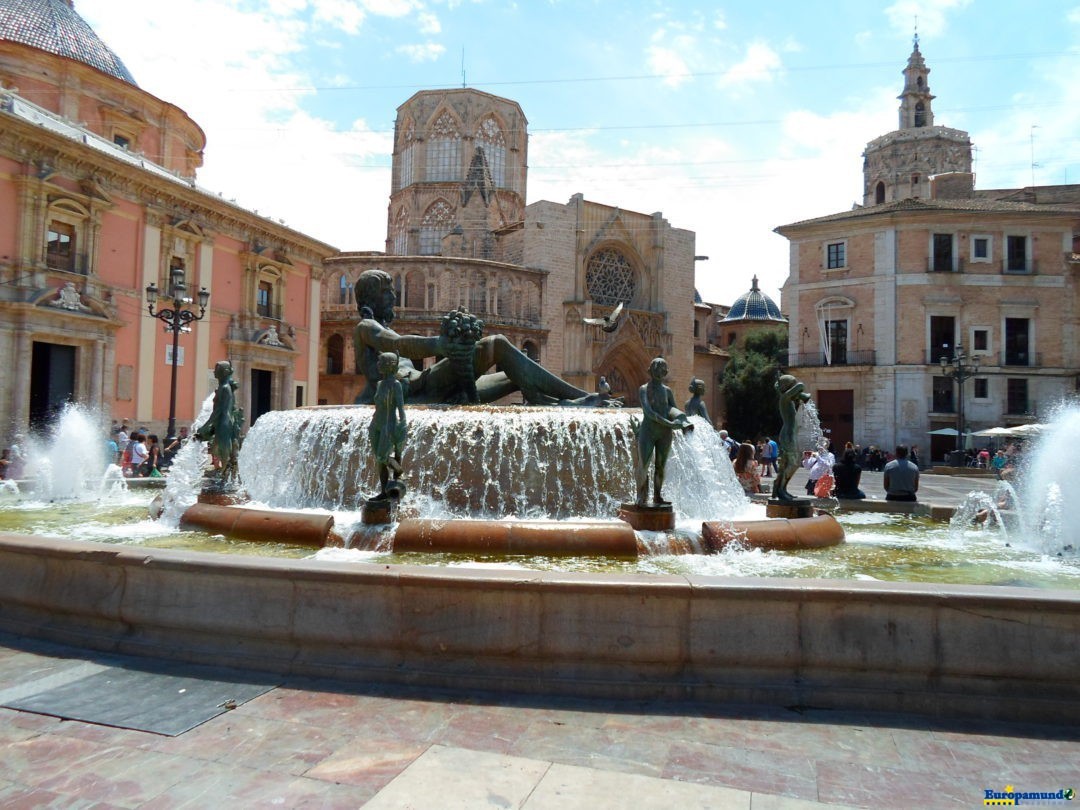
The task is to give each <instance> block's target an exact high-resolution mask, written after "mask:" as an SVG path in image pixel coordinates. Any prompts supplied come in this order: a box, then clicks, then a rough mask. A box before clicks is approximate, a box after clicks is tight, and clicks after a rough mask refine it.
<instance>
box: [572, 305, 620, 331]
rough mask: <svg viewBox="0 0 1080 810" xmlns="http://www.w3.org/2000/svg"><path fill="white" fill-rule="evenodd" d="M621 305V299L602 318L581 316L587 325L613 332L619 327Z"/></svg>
mask: <svg viewBox="0 0 1080 810" xmlns="http://www.w3.org/2000/svg"><path fill="white" fill-rule="evenodd" d="M622 310H623V305H622V301H620V302H619V304H618V306H616V307H615V309H613V310H612V311H611V314H610V315H606V316H604V317H603V318H582V320H583V321H585V323H587V324H589V326H599V327H600V328H601V329H603V330H604V331H605V332H614V331H615V330H616V329H618V328H619V316H620V315H622Z"/></svg>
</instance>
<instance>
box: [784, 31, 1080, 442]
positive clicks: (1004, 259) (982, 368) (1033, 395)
mask: <svg viewBox="0 0 1080 810" xmlns="http://www.w3.org/2000/svg"><path fill="white" fill-rule="evenodd" d="M916 54H918V50H917V48H916V52H915V54H913V57H914V56H915V55H916ZM919 61H921V56H919ZM926 72H928V71H926ZM901 98H902V99H904V98H905V97H904V96H902V97H901ZM905 103H907V102H906V101H905ZM927 104H928V102H927ZM902 114H903V106H902ZM931 120H932V119H931ZM912 129H916V128H915V127H912ZM934 129H940V128H936V127H935V128H934ZM919 134H921V133H915V136H914V137H915V138H916V140H917V138H918V135H919ZM961 134H962V135H963V136H964V139H966V133H961ZM881 140H882V139H878V140H877V141H873V142H871V145H872V146H873V145H874V144H880V143H881ZM905 142H907V143H911V144H914V143H915V142H916V141H915V140H911V141H905ZM940 142H942V143H943V142H944V141H940ZM869 151H870V147H868V152H869ZM920 154H922V153H920ZM932 154H933V153H932V152H931V153H928V154H927V155H926V156H927V157H930V156H932ZM960 163H961V169H962V166H963V161H961V162H960ZM925 168H926V169H928V170H929V172H928V176H929V182H928V183H927V184H926V185H925V186H924V187H922V188H920V189H918V190H919V191H920V193H914V191H913V190H912V189H910V188H909V189H906V190H905V189H903V188H901V187H899V186H891V187H890V192H889V193H890V195H891V194H892V193H893V192H894V191H895V192H896V198H895V199H891V200H890V201H888V202H884V203H880V204H870V205H867V206H864V207H860V208H856V209H855V210H853V211H850V212H844V213H840V214H835V215H830V216H824V217H819V218H817V219H812V220H807V221H804V222H798V223H793V224H790V225H785V226H782V227H780V228H777V232H778V233H780V234H781V235H783V236H785V237H787V238H788V239H789V240H790V243H791V245H790V267H789V276H788V278H787V281H786V282H785V284H784V287H783V306H784V311H785V312H786V313H787V314H788V316H789V319H790V331H789V351H790V366H791V370H792V373H794V374H795V375H796V376H798V377H799V378H800V379H801V380H803V381H804V382H806V383H807V387H808V390H809V391H810V392H811V393H812V394H813V395H814V398H815V401H817V403H818V407H819V409H820V411H821V416H822V423H823V425H824V426H825V427H827V428H829V429H830V430H831V435H832V437H833V439H834V441H835V440H854V441H856V442H858V443H861V444H864V445H867V444H876V445H880V446H885V447H892V446H893V445H895V444H897V443H901V442H902V443H906V444H914V445H919V446H920V447H922V448H924V450H923V457H924V458H927V457H932V458H942V457H943V456H944V454H945V452H946V451H947V450H951V449H952V448H953V447H954V446H955V441H956V440H955V438H954V437H950V436H933V435H931V431H934V430H937V429H940V428H955V427H956V426H957V421H958V418H957V414H958V410H960V406H961V402H960V400H959V398H958V397H959V396H961V395H962V396H963V403H962V406H963V407H962V410H963V411H964V413H965V415H966V418H965V420H964V421H965V428H966V430H967V431H969V432H970V431H975V430H981V429H984V428H989V427H992V426H995V425H1002V424H1005V425H1008V424H1017V423H1023V422H1030V421H1036V420H1040V419H1043V418H1046V417H1048V416H1049V414H1050V412H1051V411H1052V409H1053V407H1054V406H1055V404H1056V403H1057V402H1059V401H1060V400H1061V399H1062V398H1064V397H1068V396H1075V395H1076V393H1077V390H1078V379H1080V378H1078V373H1080V348H1078V339H1080V330H1078V325H1080V324H1078V318H1080V311H1078V295H1077V293H1078V286H1080V262H1078V259H1077V256H1076V254H1075V252H1074V251H1075V249H1076V248H1075V246H1074V241H1075V239H1076V237H1077V234H1080V186H1057V187H1049V188H1030V189H1007V190H993V191H979V190H976V189H975V188H974V184H973V179H974V178H973V176H972V175H971V174H970V170H969V168H968V170H966V171H965V170H960V171H954V169H956V168H957V167H956V165H954V163H953V162H951V161H950V160H948V159H945V160H944V161H943V163H942V164H940V165H934V164H932V163H931V164H927V166H926V167H925ZM939 172H940V173H939ZM923 173H924V174H927V172H925V171H924V172H923ZM867 182H868V189H869V188H870V184H871V183H872V182H873V177H872V175H870V174H868V175H867ZM923 191H925V193H921V192H923ZM868 193H871V192H869V191H868ZM958 350H961V351H962V352H963V353H964V355H965V357H966V360H965V362H966V363H967V364H968V365H970V364H973V363H977V364H978V366H979V373H978V374H977V375H976V376H975V377H974V378H973V379H970V380H968V381H967V382H966V383H964V384H963V387H962V389H959V390H958V386H957V385H956V383H955V381H954V380H953V378H952V377H951V376H948V375H947V373H946V372H945V371H943V369H942V367H941V366H940V365H939V361H940V359H941V358H942V357H944V358H946V359H947V360H949V361H951V360H952V358H953V357H954V355H955V354H956V352H957V351H958ZM950 368H951V367H950ZM927 449H929V450H930V453H929V454H928V453H927V452H926V450H927Z"/></svg>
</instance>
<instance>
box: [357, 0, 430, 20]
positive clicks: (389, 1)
mask: <svg viewBox="0 0 1080 810" xmlns="http://www.w3.org/2000/svg"><path fill="white" fill-rule="evenodd" d="M362 5H363V6H364V8H365V9H367V10H368V11H369V12H371V13H372V14H377V15H378V16H380V17H404V16H405V15H407V14H411V13H412V12H413V11H416V10H417V9H420V8H423V5H422V4H421V3H419V2H417V0H363V2H362Z"/></svg>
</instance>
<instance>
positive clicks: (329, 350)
mask: <svg viewBox="0 0 1080 810" xmlns="http://www.w3.org/2000/svg"><path fill="white" fill-rule="evenodd" d="M344 369H345V338H343V337H342V336H341V335H331V336H330V337H329V339H328V340H327V341H326V373H327V374H341V373H342V371H344Z"/></svg>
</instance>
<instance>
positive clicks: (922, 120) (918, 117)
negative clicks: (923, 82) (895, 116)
mask: <svg viewBox="0 0 1080 810" xmlns="http://www.w3.org/2000/svg"><path fill="white" fill-rule="evenodd" d="M915 126H917V127H925V126H926V105H925V104H923V103H922V102H921V101H920V102H918V103H917V104H916V105H915Z"/></svg>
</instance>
